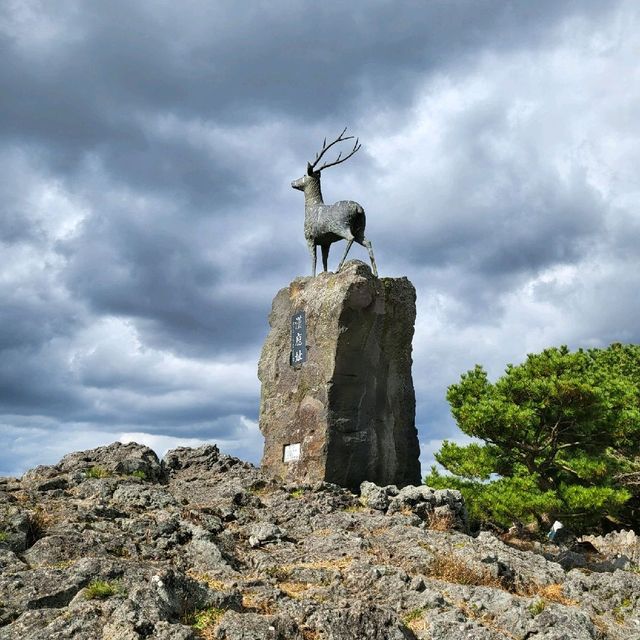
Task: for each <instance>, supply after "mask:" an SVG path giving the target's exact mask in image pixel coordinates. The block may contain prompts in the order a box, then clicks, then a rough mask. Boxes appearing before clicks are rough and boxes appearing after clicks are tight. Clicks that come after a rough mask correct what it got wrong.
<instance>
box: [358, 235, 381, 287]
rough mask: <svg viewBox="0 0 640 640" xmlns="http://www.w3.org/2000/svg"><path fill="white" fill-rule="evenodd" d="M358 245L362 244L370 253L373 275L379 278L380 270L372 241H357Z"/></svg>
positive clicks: (364, 239)
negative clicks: (374, 255)
mask: <svg viewBox="0 0 640 640" xmlns="http://www.w3.org/2000/svg"><path fill="white" fill-rule="evenodd" d="M356 242H357V243H358V244H361V245H362V246H363V247H365V248H366V250H367V251H368V252H369V259H370V260H371V271H373V275H374V276H375V277H376V278H377V277H378V268H377V267H376V259H375V258H374V257H373V247H372V246H371V240H367V239H366V238H362V239H361V240H360V239H356Z"/></svg>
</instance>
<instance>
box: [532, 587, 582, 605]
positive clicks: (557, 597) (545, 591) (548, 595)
mask: <svg viewBox="0 0 640 640" xmlns="http://www.w3.org/2000/svg"><path fill="white" fill-rule="evenodd" d="M535 595H538V596H540V597H541V598H544V599H545V600H548V601H549V602H557V603H558V604H563V605H565V606H566V607H572V606H575V605H576V604H578V603H577V602H576V601H575V600H572V599H571V598H567V596H565V595H564V587H563V586H562V585H561V584H548V585H546V586H544V587H537V588H536V594H535Z"/></svg>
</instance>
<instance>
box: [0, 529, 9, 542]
mask: <svg viewBox="0 0 640 640" xmlns="http://www.w3.org/2000/svg"><path fill="white" fill-rule="evenodd" d="M8 539H9V534H8V533H7V532H6V531H0V542H6V541H7V540H8Z"/></svg>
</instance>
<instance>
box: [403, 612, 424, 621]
mask: <svg viewBox="0 0 640 640" xmlns="http://www.w3.org/2000/svg"><path fill="white" fill-rule="evenodd" d="M423 615H424V609H413V610H412V611H409V613H407V615H406V616H405V617H404V623H405V624H409V623H411V622H415V621H416V620H419V619H420V618H422V616H423Z"/></svg>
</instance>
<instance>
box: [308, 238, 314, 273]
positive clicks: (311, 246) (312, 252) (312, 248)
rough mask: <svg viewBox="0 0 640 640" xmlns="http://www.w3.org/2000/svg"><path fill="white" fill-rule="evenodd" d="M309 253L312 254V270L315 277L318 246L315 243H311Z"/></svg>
mask: <svg viewBox="0 0 640 640" xmlns="http://www.w3.org/2000/svg"><path fill="white" fill-rule="evenodd" d="M308 245H309V251H310V252H311V269H312V271H313V277H314V278H315V275H316V244H315V242H309V243H308Z"/></svg>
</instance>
